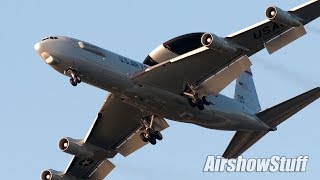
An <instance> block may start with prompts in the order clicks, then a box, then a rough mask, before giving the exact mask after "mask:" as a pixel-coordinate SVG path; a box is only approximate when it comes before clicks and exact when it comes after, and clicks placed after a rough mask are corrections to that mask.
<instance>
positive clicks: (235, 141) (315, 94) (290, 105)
mask: <svg viewBox="0 0 320 180" xmlns="http://www.w3.org/2000/svg"><path fill="white" fill-rule="evenodd" d="M319 97H320V87H317V88H314V89H312V90H310V91H308V92H306V93H303V94H301V95H299V96H296V97H294V98H292V99H290V100H287V101H285V102H283V103H280V104H278V105H276V106H273V107H272V108H269V109H266V110H264V111H262V112H260V113H258V114H257V117H258V118H259V119H260V120H261V121H263V122H264V123H265V124H267V125H268V126H270V127H276V126H277V125H279V124H280V123H282V122H283V121H285V120H287V119H288V118H289V117H291V116H292V115H294V114H295V113H297V112H298V111H300V110H301V109H303V108H304V107H306V106H307V105H309V104H310V103H312V102H313V101H315V100H317V99H318V98H319ZM267 133H268V131H237V132H236V134H235V135H234V136H233V138H232V140H231V142H230V144H229V146H228V147H227V149H226V151H225V152H224V154H223V157H224V158H237V157H238V156H239V155H241V154H242V153H243V152H245V151H246V150H247V149H249V148H250V147H251V146H252V145H253V144H255V143H256V142H257V141H258V140H259V139H261V138H262V137H263V136H264V135H266V134H267Z"/></svg>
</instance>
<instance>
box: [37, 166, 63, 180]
mask: <svg viewBox="0 0 320 180" xmlns="http://www.w3.org/2000/svg"><path fill="white" fill-rule="evenodd" d="M40 179H41V180H66V178H63V173H62V172H59V171H55V170H53V169H49V170H45V171H43V172H42V173H41V176H40Z"/></svg>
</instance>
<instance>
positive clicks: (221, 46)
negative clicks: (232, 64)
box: [201, 33, 237, 54]
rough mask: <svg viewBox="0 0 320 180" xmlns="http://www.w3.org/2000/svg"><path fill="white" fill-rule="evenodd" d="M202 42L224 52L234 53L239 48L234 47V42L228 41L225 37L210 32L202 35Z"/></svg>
mask: <svg viewBox="0 0 320 180" xmlns="http://www.w3.org/2000/svg"><path fill="white" fill-rule="evenodd" d="M201 43H202V45H203V46H207V47H208V48H210V49H213V50H216V51H219V52H222V53H228V54H233V53H235V52H236V51H237V48H236V47H234V46H233V45H232V44H230V43H228V42H227V41H226V40H224V39H223V38H221V37H218V36H216V35H214V34H210V33H205V34H203V35H202V37H201Z"/></svg>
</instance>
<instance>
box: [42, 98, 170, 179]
mask: <svg viewBox="0 0 320 180" xmlns="http://www.w3.org/2000/svg"><path fill="white" fill-rule="evenodd" d="M148 116H150V114H148V113H145V112H143V111H142V110H141V109H139V108H137V107H135V106H132V105H130V104H128V103H127V102H125V101H124V100H122V99H121V98H120V97H117V96H116V95H113V94H111V95H109V96H108V98H107V99H106V100H105V102H104V104H103V106H102V108H101V109H100V111H99V113H98V116H97V118H96V120H95V122H94V123H93V125H92V127H91V128H90V130H89V132H88V134H87V136H86V138H85V139H83V140H82V139H81V140H75V139H72V138H63V139H62V140H60V142H59V147H60V149H62V150H63V151H64V152H66V153H69V154H72V155H73V158H72V160H71V162H70V163H69V166H68V167H67V169H66V171H65V172H64V173H62V172H57V171H54V170H48V171H44V172H43V173H42V177H43V178H44V179H45V177H46V176H47V175H49V176H51V177H52V176H57V177H59V178H62V179H65V180H73V179H92V180H96V179H104V177H105V176H107V175H108V173H110V172H111V171H112V170H113V169H114V168H115V165H114V164H113V163H111V162H110V161H109V160H108V159H109V158H113V157H114V156H115V155H116V154H117V153H120V154H122V155H123V156H127V155H129V154H131V153H132V152H134V151H136V150H138V149H139V148H141V147H143V146H144V145H146V144H147V143H146V142H143V141H142V140H141V139H140V137H139V136H140V133H141V132H143V131H145V129H144V128H142V125H141V123H140V120H141V119H142V118H145V117H148ZM168 126H169V125H168V124H167V123H166V121H165V120H164V119H163V118H160V117H156V119H155V120H154V123H153V128H154V129H155V130H158V131H161V130H163V129H165V128H167V127H168ZM65 143H67V144H65ZM64 147H68V149H63V148H64Z"/></svg>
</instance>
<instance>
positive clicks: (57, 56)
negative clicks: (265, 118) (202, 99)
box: [34, 36, 269, 131]
mask: <svg viewBox="0 0 320 180" xmlns="http://www.w3.org/2000/svg"><path fill="white" fill-rule="evenodd" d="M79 42H81V43H82V44H83V45H84V46H86V48H87V49H86V48H81V47H80V46H79ZM34 48H35V50H36V51H37V52H38V54H39V55H40V56H41V57H42V59H43V60H44V61H45V62H46V63H47V64H49V65H50V66H51V67H52V68H54V69H55V70H56V71H58V72H60V73H62V74H65V75H67V76H70V75H69V74H67V73H65V71H66V70H67V69H68V68H73V69H74V70H76V71H77V72H78V73H79V76H80V77H81V80H82V81H83V82H85V83H87V84H90V85H93V86H96V87H99V88H101V89H103V90H106V91H109V92H111V93H113V94H115V95H118V96H119V97H121V99H123V101H125V102H126V103H128V104H130V105H132V106H136V107H139V108H140V109H142V110H144V111H146V112H148V113H150V114H154V115H158V116H160V117H164V118H167V119H170V120H174V121H179V122H185V123H193V124H196V125H199V126H202V127H206V128H210V129H219V130H235V131H237V130H266V131H267V130H269V127H268V126H267V125H266V124H264V123H263V122H261V121H260V120H259V119H258V118H257V116H256V115H255V112H253V111H252V110H250V109H249V108H247V107H245V106H243V105H242V104H241V103H239V102H237V101H235V100H234V99H231V98H228V97H226V96H224V95H221V94H218V95H216V96H208V97H207V100H208V101H209V102H210V105H206V106H205V108H204V110H199V109H198V108H194V107H191V106H190V104H189V102H188V99H187V98H186V97H184V96H182V95H179V94H174V93H171V92H169V91H166V90H163V89H160V88H158V87H153V86H149V85H145V84H144V85H139V84H138V83H135V82H134V81H133V80H132V78H131V77H132V75H133V73H135V72H137V71H141V70H143V69H145V68H147V67H148V66H146V65H144V64H142V63H139V62H136V61H133V60H131V59H129V58H126V57H123V56H120V55H118V54H115V53H113V52H110V51H108V50H105V49H102V48H99V47H97V46H94V45H92V44H89V43H86V42H84V41H80V40H77V39H73V38H68V37H64V36H55V37H51V38H46V39H45V40H42V41H40V42H38V43H36V44H35V46H34ZM172 78H174V77H172Z"/></svg>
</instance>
